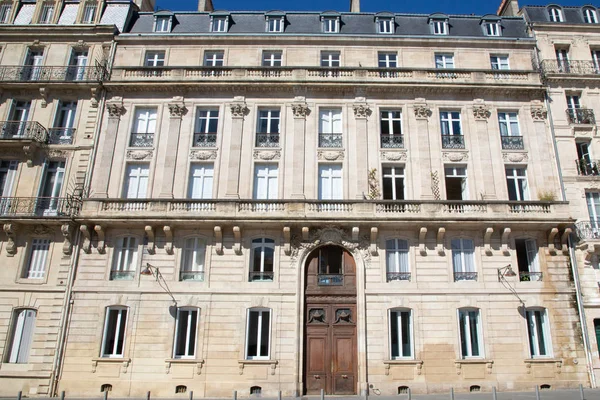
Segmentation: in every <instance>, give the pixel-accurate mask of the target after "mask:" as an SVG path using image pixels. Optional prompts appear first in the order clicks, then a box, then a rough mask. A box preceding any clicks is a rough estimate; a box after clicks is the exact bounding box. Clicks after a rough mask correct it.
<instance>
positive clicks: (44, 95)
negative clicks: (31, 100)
mask: <svg viewBox="0 0 600 400" xmlns="http://www.w3.org/2000/svg"><path fill="white" fill-rule="evenodd" d="M40 96H41V97H42V101H41V106H42V108H46V107H48V89H46V88H45V87H41V88H40Z"/></svg>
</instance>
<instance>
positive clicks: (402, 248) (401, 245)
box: [385, 239, 410, 282]
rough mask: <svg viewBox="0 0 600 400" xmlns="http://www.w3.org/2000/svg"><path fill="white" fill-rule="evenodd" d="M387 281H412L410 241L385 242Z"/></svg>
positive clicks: (395, 240)
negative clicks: (409, 252)
mask: <svg viewBox="0 0 600 400" xmlns="http://www.w3.org/2000/svg"><path fill="white" fill-rule="evenodd" d="M385 255H386V270H387V281H388V282H391V281H410V263H409V261H408V241H407V240H402V239H390V240H386V241H385Z"/></svg>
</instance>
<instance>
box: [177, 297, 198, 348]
mask: <svg viewBox="0 0 600 400" xmlns="http://www.w3.org/2000/svg"><path fill="white" fill-rule="evenodd" d="M197 327H198V310H197V309H186V308H177V318H176V320H175V343H174V345H173V348H174V350H173V358H194V357H195V356H196V329H197Z"/></svg>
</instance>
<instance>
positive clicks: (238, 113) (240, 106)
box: [229, 103, 250, 118]
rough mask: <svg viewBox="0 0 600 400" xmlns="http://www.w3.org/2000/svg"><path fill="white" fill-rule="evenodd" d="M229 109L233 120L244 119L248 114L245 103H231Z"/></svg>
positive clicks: (248, 110)
mask: <svg viewBox="0 0 600 400" xmlns="http://www.w3.org/2000/svg"><path fill="white" fill-rule="evenodd" d="M229 108H230V110H231V116H232V117H233V118H244V117H245V116H246V115H248V114H249V113H250V109H249V108H248V107H246V103H232V104H230V105H229Z"/></svg>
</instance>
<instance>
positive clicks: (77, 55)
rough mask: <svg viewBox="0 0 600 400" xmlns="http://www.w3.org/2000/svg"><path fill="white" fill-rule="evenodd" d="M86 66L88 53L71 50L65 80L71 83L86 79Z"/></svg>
mask: <svg viewBox="0 0 600 400" xmlns="http://www.w3.org/2000/svg"><path fill="white" fill-rule="evenodd" d="M87 65H88V51H87V50H73V52H72V53H71V58H70V60H69V69H68V73H67V80H72V81H83V80H86V79H87V78H88V74H86V71H87V68H86V67H87Z"/></svg>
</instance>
